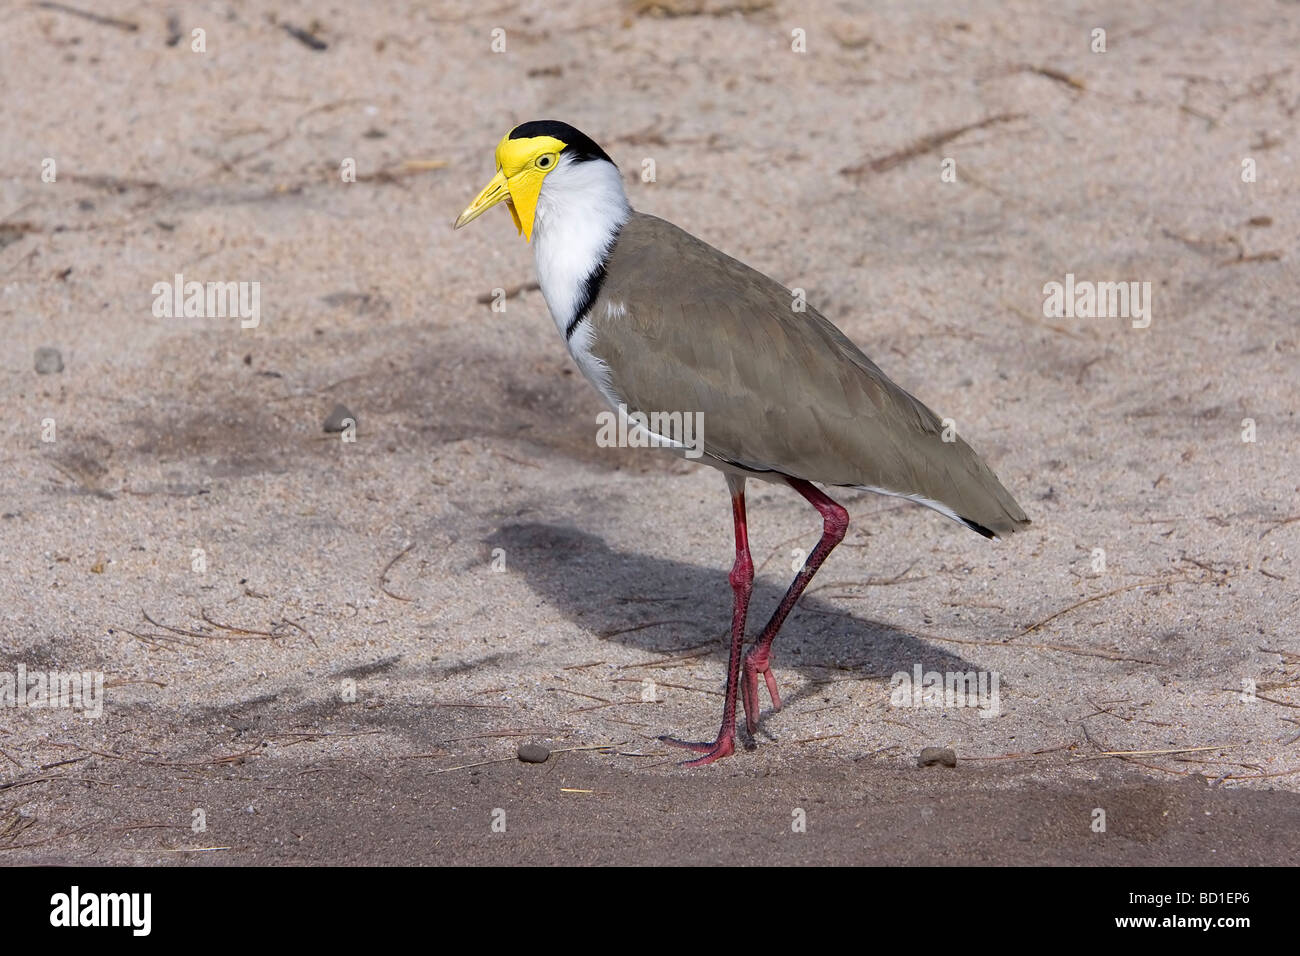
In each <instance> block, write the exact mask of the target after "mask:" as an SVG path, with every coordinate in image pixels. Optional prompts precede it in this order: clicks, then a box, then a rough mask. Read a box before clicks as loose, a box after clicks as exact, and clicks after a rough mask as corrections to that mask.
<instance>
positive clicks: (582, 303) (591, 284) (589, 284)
mask: <svg viewBox="0 0 1300 956" xmlns="http://www.w3.org/2000/svg"><path fill="white" fill-rule="evenodd" d="M607 262H609V255H608V254H606V255H605V258H604V259H602V260H601V262H600V265H598V266H596V268H594V269H592V270H591V274H590V275H589V276H587V280H586V281H585V282H584V283H583V284H582V298H581V299H579V300H578V307H577V309H576V310H574V313H573V318H572V319H570V320H569V324H568V326H567V327H566V328H565V330H564V341H566V342H567V341H569V339H571V338H573V333H574V332H576V331H578V325H579V324H581V322H582V320H583V319H585V318H586V317H587V313H588V312H590V311H591V307H592V306H593V305H594V304H595V303H596V296H598V295H600V290H601V287H602V286H604V284H605V264H606V263H607Z"/></svg>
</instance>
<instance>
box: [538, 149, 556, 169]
mask: <svg viewBox="0 0 1300 956" xmlns="http://www.w3.org/2000/svg"><path fill="white" fill-rule="evenodd" d="M554 165H555V157H554V156H552V155H551V154H549V153H547V154H546V155H545V156H538V157H537V168H538V169H550V168H551V167H552V166H554Z"/></svg>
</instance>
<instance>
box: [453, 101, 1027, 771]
mask: <svg viewBox="0 0 1300 956" xmlns="http://www.w3.org/2000/svg"><path fill="white" fill-rule="evenodd" d="M496 165H497V173H496V176H495V177H494V178H493V179H492V181H491V182H490V183H488V185H487V187H486V188H485V189H484V190H483V191H482V192H481V193H479V195H478V197H477V198H475V200H474V201H473V202H472V203H470V205H469V208H467V209H466V210H465V211H464V212H463V213H461V214H460V217H459V218H458V219H457V220H456V228H460V227H461V226H463V225H465V224H466V223H468V222H470V221H471V220H473V219H476V218H477V217H479V216H481V215H482V214H483V213H484V212H486V211H487V210H488V209H490V208H491V207H492V206H495V205H496V204H497V203H500V202H504V203H506V205H507V207H508V208H509V209H510V214H511V216H513V217H514V221H515V225H516V226H517V227H518V229H519V232H520V233H521V234H522V235H523V236H524V238H525V239H526V240H528V241H530V242H531V243H532V245H533V254H534V257H535V261H536V264H537V280H538V283H539V284H540V286H541V290H542V295H543V296H544V297H545V299H546V304H547V306H548V307H549V309H550V312H551V317H552V318H553V319H554V320H555V325H556V328H557V329H559V332H560V334H561V335H562V336H563V337H564V341H565V342H566V343H567V345H568V349H569V354H570V355H572V356H573V359H574V361H575V362H577V364H578V367H579V368H580V369H581V370H582V372H583V374H584V375H585V376H586V377H587V379H588V380H589V381H590V382H591V384H592V385H594V386H595V387H596V390H597V391H598V392H600V394H601V395H602V396H603V397H604V398H605V400H606V401H607V402H609V404H610V405H611V407H613V408H615V409H618V410H619V413H620V414H621V415H624V416H625V417H626V418H627V419H630V420H631V421H632V422H633V424H634V425H636V426H641V425H644V424H645V422H646V421H647V420H649V421H652V422H653V421H656V420H658V421H675V420H677V419H674V418H673V417H672V416H673V415H675V414H676V413H682V414H683V415H695V416H696V417H695V418H694V419H692V420H695V421H698V422H700V424H701V426H702V428H701V434H700V436H699V437H700V438H702V442H699V444H702V454H701V455H700V456H699V457H698V460H700V461H702V462H704V463H706V464H709V465H712V466H713V467H714V468H717V469H718V470H719V471H721V472H722V473H723V474H724V476H725V477H726V480H727V485H728V487H729V489H730V492H731V509H732V515H733V518H734V523H735V532H736V560H735V564H734V565H733V567H732V569H731V575H730V580H731V588H732V591H733V594H734V604H733V608H734V610H733V612H732V617H731V657H730V661H729V663H728V668H727V692H726V703H725V704H724V706H723V711H722V727H721V728H720V729H719V731H718V737H717V739H716V740H713V741H709V742H707V743H687V742H685V741H680V740H676V739H674V738H669V737H665V738H661V739H663V740H665V741H667V742H670V743H674V744H678V745H681V746H685V747H688V748H690V749H691V750H694V751H696V752H697V753H700V754H702V756H700V757H699V758H697V759H694V760H691V761H689V763H688V765H689V766H695V765H700V764H706V763H712V762H713V761H715V760H717V759H719V758H721V757H726V756H728V755H730V754H731V753H732V752H733V751H734V750H735V737H736V698H737V696H738V694H740V695H741V699H742V701H743V704H744V708H745V718H746V724H747V726H748V728H749V731H750V734H751V736H752V734H753V732H754V730H755V729H756V728H757V718H758V711H759V704H758V677H759V675H760V674H761V675H762V676H763V679H764V682H765V683H766V685H767V691H768V694H769V695H770V696H771V699H772V707H773V709H780V706H781V698H780V695H779V694H778V693H777V688H776V679H775V678H774V677H773V676H772V671H771V669H770V668H771V652H772V641H773V640H774V639H775V638H776V635H777V632H778V631H779V630H780V628H781V625H782V623H784V621H785V619H786V616H787V615H788V614H789V613H790V611H791V609H792V608H793V607H794V605H795V603H796V602H797V601H798V600H799V596H800V595H801V594H802V593H803V591H804V589H805V588H806V587H807V586H808V582H809V581H810V580H812V576H813V575H814V574H816V573H817V569H818V568H819V567H820V566H821V564H822V562H823V561H825V560H826V556H827V555H828V554H830V553H831V551H832V550H833V549H834V548H835V546H836V545H837V544H839V542H840V541H841V540H842V539H843V538H844V534H845V531H846V529H847V528H848V522H849V516H848V512H847V511H845V510H844V508H842V507H841V506H840V505H839V504H837V503H836V502H835V501H833V500H832V499H831V498H829V497H828V496H827V495H826V494H825V493H823V492H822V491H820V490H819V489H818V488H817V487H816V486H815V485H814V482H817V483H819V484H822V485H828V486H838V487H847V488H858V489H867V490H870V491H874V492H879V493H881V494H885V495H895V496H898V497H901V498H907V499H910V500H912V501H914V502H917V503H919V504H922V505H926V506H927V507H930V508H933V509H934V510H935V511H938V512H939V513H940V514H943V515H946V516H947V517H949V518H951V519H953V520H954V521H958V522H960V523H962V524H964V525H965V526H966V527H968V528H970V529H971V530H973V531H977V532H979V533H980V534H982V535H984V536H985V537H986V538H993V537H996V536H997V535H1001V534H1007V533H1009V532H1012V531H1015V530H1017V529H1019V528H1023V527H1024V526H1025V525H1027V524H1028V523H1029V519H1028V518H1027V517H1025V513H1024V512H1023V511H1022V510H1021V509H1020V506H1019V505H1017V504H1016V502H1015V501H1014V499H1012V497H1011V495H1010V493H1009V492H1008V491H1007V490H1006V489H1005V488H1003V487H1002V484H1001V483H1000V482H999V481H998V479H997V477H996V476H995V475H994V474H993V472H992V471H990V470H989V467H988V466H987V465H986V464H984V462H983V461H982V460H981V459H980V458H979V456H978V455H976V454H975V452H974V451H972V450H971V447H970V446H969V445H967V444H966V442H964V441H962V440H961V438H960V437H957V436H955V435H953V434H952V433H951V431H950V430H949V431H947V433H945V429H944V426H943V424H942V423H941V422H940V419H939V418H938V417H937V416H936V415H935V414H934V413H933V412H932V411H930V409H928V408H926V407H925V406H924V405H922V404H921V403H920V402H919V401H917V400H916V399H915V398H913V397H912V396H911V395H909V394H908V393H907V392H905V391H904V390H903V389H901V388H900V387H899V386H897V385H895V384H894V383H893V382H892V381H890V380H889V378H888V377H887V376H886V375H885V373H884V372H882V371H881V370H880V369H879V368H878V367H877V366H876V364H875V363H874V362H872V361H871V359H869V358H867V356H866V355H864V354H863V353H862V351H861V350H859V349H858V347H857V346H856V345H854V344H853V343H852V342H851V341H849V339H848V338H847V337H846V336H845V335H844V334H843V333H841V332H840V330H839V329H837V328H836V327H835V326H833V325H832V324H831V323H830V322H829V321H827V320H826V319H825V318H824V317H822V316H821V315H819V314H818V313H817V311H816V310H815V309H813V308H812V307H811V306H807V307H805V308H803V309H797V308H796V307H795V303H796V301H797V300H796V298H795V297H794V296H793V295H792V293H791V292H790V291H789V290H788V289H786V288H785V287H783V286H782V285H781V284H780V283H779V282H776V281H775V280H773V279H770V278H768V277H767V276H765V275H763V274H762V273H760V272H756V271H754V270H753V269H750V268H749V267H748V266H746V265H744V264H743V263H740V262H737V261H736V260H735V259H732V258H731V257H730V256H727V255H725V254H723V253H721V252H719V251H718V250H717V249H715V248H713V247H712V246H710V245H709V244H708V243H706V242H702V241H701V240H699V239H696V238H695V237H694V236H692V235H690V234H689V233H687V232H683V231H682V230H681V229H678V228H677V227H676V226H674V225H672V224H671V223H668V222H665V221H664V220H662V219H657V218H655V217H654V216H648V215H646V214H644V213H639V212H635V211H633V209H632V208H631V206H630V205H629V204H628V201H627V195H626V193H625V192H624V190H623V180H622V177H621V176H620V174H619V171H618V169H617V167H616V166H615V165H614V162H613V161H612V160H611V159H610V158H609V156H608V155H606V154H605V151H604V150H602V149H601V148H600V147H599V146H597V145H596V144H595V143H594V142H592V140H591V139H590V138H588V137H587V136H585V135H583V134H582V133H580V132H578V130H576V129H574V128H573V127H572V126H569V125H567V124H565V123H559V122H555V121H551V120H542V121H537V122H531V123H524V124H523V125H522V126H517V127H515V128H514V129H513V130H511V131H510V133H508V134H507V135H506V136H505V138H504V139H502V140H501V142H500V143H499V144H498V145H497V149H496ZM656 413H658V415H656ZM659 437H660V438H662V439H663V442H664V443H665V444H674V438H675V437H677V438H678V439H680V437H681V436H673V435H669V434H662V435H659ZM676 444H677V445H678V446H679V447H680V445H681V444H682V443H681V441H680V440H678V441H677V442H676ZM748 478H760V479H763V480H764V481H772V482H784V483H785V484H787V485H789V486H790V487H791V488H793V489H794V490H795V491H797V492H798V493H799V494H800V495H802V496H803V497H804V498H805V499H807V500H808V502H809V503H810V504H811V505H812V506H813V507H814V508H816V509H817V511H818V512H819V513H820V514H821V517H822V536H821V540H820V541H818V543H817V546H816V547H815V548H814V549H813V551H812V553H811V554H809V555H808V558H807V560H806V561H805V562H804V565H803V567H802V568H801V569H800V571H799V573H798V574H797V575H796V576H795V579H794V581H793V583H791V585H790V588H789V590H788V591H786V593H785V596H784V597H783V598H782V599H781V603H780V604H779V605H778V606H777V608H776V611H775V612H774V613H773V614H772V618H771V620H769V621H768V622H767V626H766V627H764V628H763V630H762V632H761V633H760V634H759V635H758V638H757V639H756V642H755V644H754V646H753V647H752V648H751V649H750V650H749V652H748V654H746V655H745V656H744V657H743V659H742V654H741V652H742V650H743V646H744V640H745V614H746V610H747V607H748V604H749V596H750V593H751V591H752V588H753V579H754V565H753V562H752V561H751V560H750V555H749V544H748V540H747V533H746V526H745V481H746V479H748Z"/></svg>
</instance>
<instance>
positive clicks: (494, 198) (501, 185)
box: [452, 169, 510, 229]
mask: <svg viewBox="0 0 1300 956" xmlns="http://www.w3.org/2000/svg"><path fill="white" fill-rule="evenodd" d="M509 198H510V183H509V181H508V180H507V179H506V174H505V173H503V172H502V171H501V170H499V169H498V170H497V174H496V175H495V176H493V177H492V182H490V183H488V184H487V185H486V186H484V187H483V191H482V192H480V193H479V194H478V195H477V196H475V197H474V201H473V202H472V203H470V204H469V205H468V206H466V207H465V211H464V212H463V213H461V214H460V216H458V217H457V219H456V225H455V226H453V227H452V228H454V229H459V228H460V227H461V226H463V225H465V224H466V223H468V222H473V221H474V220H475V219H477V218H478V217H479V216H481V215H483V213H485V212H487V211H488V210H489V209H491V208H492V207H493V206H495V205H496V204H497V203H499V202H500V201H501V200H503V199H509Z"/></svg>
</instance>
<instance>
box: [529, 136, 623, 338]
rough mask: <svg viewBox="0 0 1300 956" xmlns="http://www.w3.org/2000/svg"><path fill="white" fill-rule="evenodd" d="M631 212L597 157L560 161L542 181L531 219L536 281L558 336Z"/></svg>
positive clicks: (617, 180)
mask: <svg viewBox="0 0 1300 956" xmlns="http://www.w3.org/2000/svg"><path fill="white" fill-rule="evenodd" d="M631 214H632V207H631V206H629V205H628V202H627V194H626V193H625V192H624V191H623V180H622V178H621V177H620V176H619V172H618V169H617V168H616V167H615V166H614V164H613V163H607V162H605V161H604V160H601V159H593V160H588V161H586V162H574V161H573V160H572V159H569V158H568V157H566V156H565V155H564V154H563V153H561V154H560V163H559V165H558V166H556V167H555V169H553V170H552V171H551V172H550V173H549V174H548V175H547V177H546V179H545V180H544V181H543V183H542V190H541V192H540V193H539V194H538V197H537V215H536V217H535V218H534V220H533V259H534V261H535V262H536V263H537V282H538V284H539V285H540V286H541V287H542V296H543V297H544V298H545V299H546V305H547V307H548V308H549V309H550V310H551V318H552V319H554V320H555V326H556V328H558V329H559V330H560V334H561V335H563V334H564V332H565V330H566V329H567V328H568V327H569V325H570V323H571V322H572V321H573V320H574V319H575V318H577V316H576V315H575V314H574V313H575V312H576V310H577V309H578V306H579V303H580V302H581V299H582V295H583V291H584V290H585V288H586V283H587V277H588V276H589V275H591V273H592V272H594V271H595V270H596V269H597V268H599V267H600V264H601V263H602V262H603V261H604V259H605V256H606V255H608V253H609V247H610V245H611V244H612V243H613V241H614V238H615V237H616V236H617V235H618V231H619V230H620V229H621V228H622V227H623V223H625V222H627V219H628V216H630V215H631Z"/></svg>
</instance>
